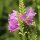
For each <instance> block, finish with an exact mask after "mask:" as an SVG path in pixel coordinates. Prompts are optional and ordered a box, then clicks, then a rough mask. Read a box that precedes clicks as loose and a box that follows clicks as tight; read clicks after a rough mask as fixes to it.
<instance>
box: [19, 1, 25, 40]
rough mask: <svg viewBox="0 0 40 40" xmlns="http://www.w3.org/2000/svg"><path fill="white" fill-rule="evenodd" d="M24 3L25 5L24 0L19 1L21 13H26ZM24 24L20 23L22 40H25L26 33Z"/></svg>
mask: <svg viewBox="0 0 40 40" xmlns="http://www.w3.org/2000/svg"><path fill="white" fill-rule="evenodd" d="M24 7H25V6H24V3H23V0H19V12H20V13H24V12H25V9H24ZM23 29H24V28H23V24H22V22H21V21H20V31H21V32H20V33H21V35H22V40H25V33H24V31H23Z"/></svg>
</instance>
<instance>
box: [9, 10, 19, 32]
mask: <svg viewBox="0 0 40 40" xmlns="http://www.w3.org/2000/svg"><path fill="white" fill-rule="evenodd" d="M18 26H19V25H18V18H17V12H16V11H15V10H13V13H11V14H9V19H8V30H9V31H10V32H15V31H17V30H18V29H19V27H18Z"/></svg>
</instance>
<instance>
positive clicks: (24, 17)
mask: <svg viewBox="0 0 40 40" xmlns="http://www.w3.org/2000/svg"><path fill="white" fill-rule="evenodd" d="M17 13H19V16H18V14H17ZM35 15H36V12H35V10H34V9H33V8H32V7H27V8H26V9H25V6H24V3H23V0H19V12H17V11H16V10H13V12H12V13H11V14H9V15H8V16H9V17H8V30H9V31H10V32H15V31H17V30H20V32H19V34H21V36H22V40H25V39H26V36H25V34H26V33H27V34H28V38H29V37H30V34H29V33H31V32H27V31H26V32H25V31H24V29H25V27H23V25H24V22H25V23H26V26H27V25H28V26H29V27H30V26H33V22H35V21H34V16H35ZM19 24H20V25H19ZM24 26H25V25H24ZM30 28H31V27H30ZM30 30H31V29H30ZM33 32H34V31H33ZM31 34H33V35H34V33H31ZM31 37H32V36H31ZM29 40H34V39H32V38H31V39H30V38H29Z"/></svg>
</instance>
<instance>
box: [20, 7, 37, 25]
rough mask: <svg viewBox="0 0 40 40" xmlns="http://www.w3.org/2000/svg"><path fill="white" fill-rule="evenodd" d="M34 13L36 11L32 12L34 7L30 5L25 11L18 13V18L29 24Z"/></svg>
mask: <svg viewBox="0 0 40 40" xmlns="http://www.w3.org/2000/svg"><path fill="white" fill-rule="evenodd" d="M35 15H36V13H35V12H34V9H32V8H31V7H29V8H27V9H26V13H23V14H21V15H20V19H21V20H22V21H25V22H26V23H27V25H31V24H32V22H33V17H34V16H35Z"/></svg>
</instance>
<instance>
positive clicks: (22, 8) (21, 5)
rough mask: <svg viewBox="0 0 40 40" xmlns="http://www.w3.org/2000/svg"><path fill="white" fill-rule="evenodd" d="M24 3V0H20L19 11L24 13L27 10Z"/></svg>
mask: <svg viewBox="0 0 40 40" xmlns="http://www.w3.org/2000/svg"><path fill="white" fill-rule="evenodd" d="M24 7H25V6H24V3H23V0H19V12H20V13H23V12H24V11H25V9H24Z"/></svg>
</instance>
